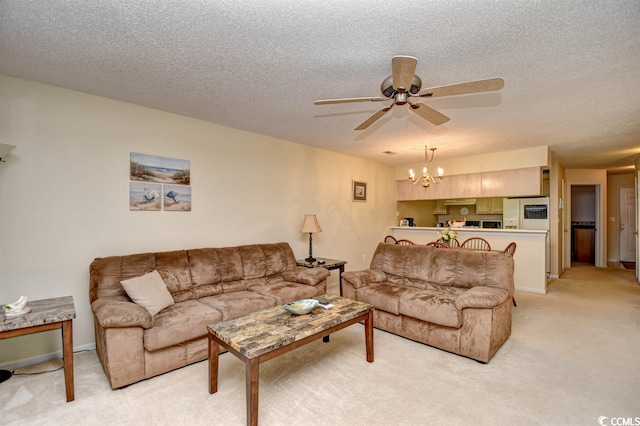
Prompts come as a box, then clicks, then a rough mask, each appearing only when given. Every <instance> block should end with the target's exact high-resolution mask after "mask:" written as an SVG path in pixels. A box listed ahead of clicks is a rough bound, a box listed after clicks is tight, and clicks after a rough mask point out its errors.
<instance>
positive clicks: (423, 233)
mask: <svg viewBox="0 0 640 426" xmlns="http://www.w3.org/2000/svg"><path fill="white" fill-rule="evenodd" d="M443 229H446V228H436V227H421V226H415V227H407V226H394V227H391V235H393V236H394V237H395V238H396V239H406V240H411V241H413V242H414V243H416V244H426V243H428V242H431V241H436V240H437V239H438V232H440V231H442V230H443ZM450 229H452V230H455V231H456V232H457V233H458V241H460V242H462V241H464V240H466V239H467V238H471V237H481V238H484V239H485V240H487V241H488V242H489V244H491V249H492V250H503V249H504V248H505V247H506V246H507V245H508V244H509V243H510V242H515V243H516V245H517V247H516V253H515V255H514V256H513V259H514V271H513V274H514V281H515V287H516V290H520V291H526V292H531V293H539V294H546V293H547V238H548V236H547V234H548V233H549V231H546V230H529V229H481V228H450Z"/></svg>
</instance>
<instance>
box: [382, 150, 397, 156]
mask: <svg viewBox="0 0 640 426" xmlns="http://www.w3.org/2000/svg"><path fill="white" fill-rule="evenodd" d="M382 153H383V154H387V155H396V154H397V152H393V151H382Z"/></svg>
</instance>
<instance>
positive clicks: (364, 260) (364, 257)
mask: <svg viewBox="0 0 640 426" xmlns="http://www.w3.org/2000/svg"><path fill="white" fill-rule="evenodd" d="M362 261H363V262H366V261H367V255H366V254H363V255H362Z"/></svg>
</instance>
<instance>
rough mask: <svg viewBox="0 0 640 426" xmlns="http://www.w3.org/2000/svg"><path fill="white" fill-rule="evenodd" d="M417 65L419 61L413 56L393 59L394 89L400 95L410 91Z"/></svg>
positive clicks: (400, 56)
mask: <svg viewBox="0 0 640 426" xmlns="http://www.w3.org/2000/svg"><path fill="white" fill-rule="evenodd" d="M417 65H418V59H417V58H414V57H413V56H403V55H397V56H394V57H393V58H392V59H391V70H392V72H393V88H394V89H396V90H397V91H398V92H400V93H402V92H407V91H409V89H410V88H411V81H412V80H413V75H414V74H415V72H416V66H417Z"/></svg>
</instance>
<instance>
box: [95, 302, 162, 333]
mask: <svg viewBox="0 0 640 426" xmlns="http://www.w3.org/2000/svg"><path fill="white" fill-rule="evenodd" d="M91 310H92V311H93V315H94V316H95V318H96V321H98V324H100V326H101V327H103V328H115V327H120V328H122V327H142V328H151V327H153V317H152V316H151V314H150V313H149V311H147V310H146V309H145V308H143V307H142V306H140V305H136V304H135V303H133V302H131V301H130V300H129V299H127V298H126V297H124V296H115V297H102V298H100V299H97V300H95V301H94V302H93V303H92V304H91Z"/></svg>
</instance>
